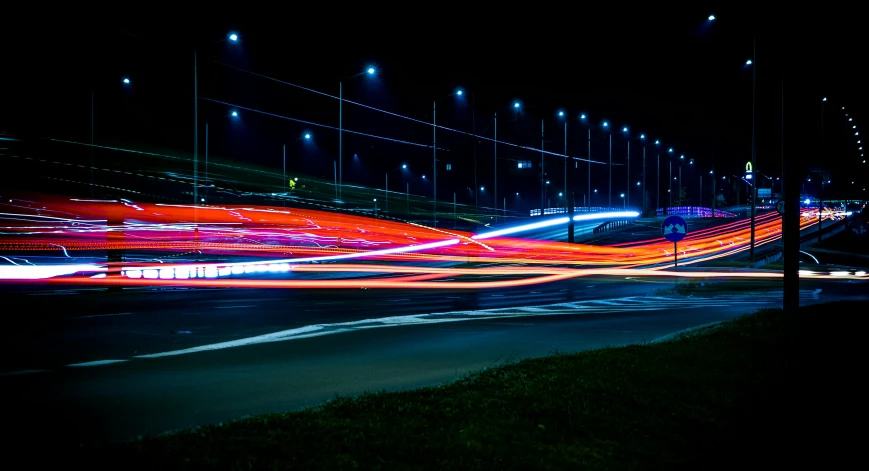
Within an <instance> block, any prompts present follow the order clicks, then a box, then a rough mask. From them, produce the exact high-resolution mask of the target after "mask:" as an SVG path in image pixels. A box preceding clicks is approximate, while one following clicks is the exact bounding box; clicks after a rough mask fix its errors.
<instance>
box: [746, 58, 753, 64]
mask: <svg viewBox="0 0 869 471" xmlns="http://www.w3.org/2000/svg"><path fill="white" fill-rule="evenodd" d="M753 63H754V62H752V61H751V59H749V60H747V61H745V65H751V64H753Z"/></svg>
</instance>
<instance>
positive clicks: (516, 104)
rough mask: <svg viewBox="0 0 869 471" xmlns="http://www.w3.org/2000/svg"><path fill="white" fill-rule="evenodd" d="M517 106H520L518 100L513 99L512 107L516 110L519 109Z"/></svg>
mask: <svg viewBox="0 0 869 471" xmlns="http://www.w3.org/2000/svg"><path fill="white" fill-rule="evenodd" d="M519 106H520V105H519V102H518V101H514V102H513V108H516V109H517V110H518V109H519Z"/></svg>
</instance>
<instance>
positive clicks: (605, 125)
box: [601, 121, 613, 208]
mask: <svg viewBox="0 0 869 471" xmlns="http://www.w3.org/2000/svg"><path fill="white" fill-rule="evenodd" d="M601 127H602V128H603V129H604V131H606V133H607V135H608V136H609V145H610V165H609V167H610V170H609V172H610V173H609V190H608V196H607V198H608V199H607V207H608V208H612V207H613V135H612V133H611V132H610V123H609V122H607V121H604V122H603V124H602V125H601Z"/></svg>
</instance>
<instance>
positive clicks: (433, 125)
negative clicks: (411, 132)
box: [431, 100, 438, 227]
mask: <svg viewBox="0 0 869 471" xmlns="http://www.w3.org/2000/svg"><path fill="white" fill-rule="evenodd" d="M437 106H438V101H437V100H434V101H433V102H432V105H431V131H432V146H431V148H432V172H433V178H434V180H433V182H432V188H433V189H434V193H433V194H432V215H433V216H434V227H438V125H437Z"/></svg>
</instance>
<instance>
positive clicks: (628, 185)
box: [622, 126, 631, 208]
mask: <svg viewBox="0 0 869 471" xmlns="http://www.w3.org/2000/svg"><path fill="white" fill-rule="evenodd" d="M622 133H624V135H625V140H627V141H628V153H627V154H625V155H626V157H625V162H626V164H627V171H626V172H625V175H626V177H627V178H626V181H625V193H627V196H626V197H625V201H624V203H625V207H626V208H627V207H628V203H630V201H631V136H630V135H629V134H628V127H627V126H623V127H622ZM623 196H624V194H623Z"/></svg>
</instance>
